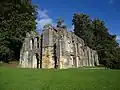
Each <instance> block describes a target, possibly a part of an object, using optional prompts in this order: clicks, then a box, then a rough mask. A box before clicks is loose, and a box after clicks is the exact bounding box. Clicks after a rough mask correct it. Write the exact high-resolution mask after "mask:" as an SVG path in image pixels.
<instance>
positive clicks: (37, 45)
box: [36, 37, 39, 48]
mask: <svg viewBox="0 0 120 90" xmlns="http://www.w3.org/2000/svg"><path fill="white" fill-rule="evenodd" d="M36 39H37V48H39V37H36Z"/></svg>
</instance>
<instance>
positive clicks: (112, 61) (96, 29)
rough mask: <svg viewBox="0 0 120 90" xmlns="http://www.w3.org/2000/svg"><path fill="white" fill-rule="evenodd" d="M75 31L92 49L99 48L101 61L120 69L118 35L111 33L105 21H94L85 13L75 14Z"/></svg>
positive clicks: (107, 65)
mask: <svg viewBox="0 0 120 90" xmlns="http://www.w3.org/2000/svg"><path fill="white" fill-rule="evenodd" d="M73 24H74V27H75V29H74V33H75V34H76V35H77V36H79V37H80V38H82V39H84V41H85V43H86V44H87V45H88V46H89V47H91V48H92V49H95V50H97V52H98V55H99V61H100V63H101V64H104V65H105V66H106V67H109V68H119V69H120V47H119V46H118V43H117V42H116V35H110V34H109V32H108V28H107V27H106V26H105V24H104V21H101V20H100V19H94V20H93V21H92V20H91V19H90V18H89V16H88V15H85V14H74V16H73Z"/></svg>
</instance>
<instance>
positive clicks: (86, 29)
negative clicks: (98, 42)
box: [72, 13, 94, 48]
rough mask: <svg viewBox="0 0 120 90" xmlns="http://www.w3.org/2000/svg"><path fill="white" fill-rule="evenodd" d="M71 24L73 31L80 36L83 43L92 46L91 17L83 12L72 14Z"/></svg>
mask: <svg viewBox="0 0 120 90" xmlns="http://www.w3.org/2000/svg"><path fill="white" fill-rule="evenodd" d="M72 22H73V25H74V27H75V28H74V33H75V34H76V35H77V36H79V37H80V38H82V39H83V40H84V41H85V43H86V44H87V45H88V46H89V47H92V48H93V37H94V35H93V31H92V27H91V19H90V18H89V16H88V15H85V14H77V13H75V14H74V15H73V20H72Z"/></svg>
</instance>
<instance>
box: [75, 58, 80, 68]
mask: <svg viewBox="0 0 120 90" xmlns="http://www.w3.org/2000/svg"><path fill="white" fill-rule="evenodd" d="M76 67H77V68H78V67H79V58H78V56H77V57H76Z"/></svg>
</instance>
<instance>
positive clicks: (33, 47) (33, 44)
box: [32, 38, 34, 49]
mask: <svg viewBox="0 0 120 90" xmlns="http://www.w3.org/2000/svg"><path fill="white" fill-rule="evenodd" d="M33 48H34V39H33V38H32V49H33Z"/></svg>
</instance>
